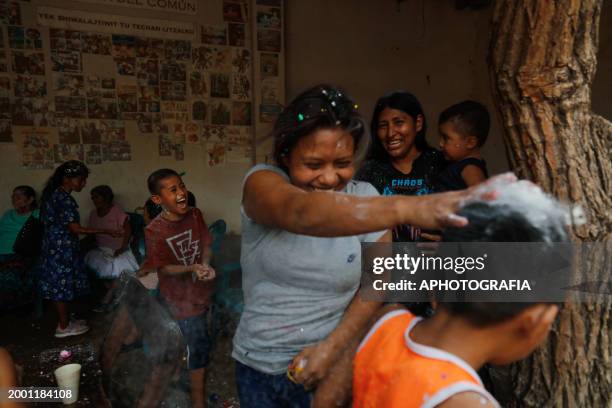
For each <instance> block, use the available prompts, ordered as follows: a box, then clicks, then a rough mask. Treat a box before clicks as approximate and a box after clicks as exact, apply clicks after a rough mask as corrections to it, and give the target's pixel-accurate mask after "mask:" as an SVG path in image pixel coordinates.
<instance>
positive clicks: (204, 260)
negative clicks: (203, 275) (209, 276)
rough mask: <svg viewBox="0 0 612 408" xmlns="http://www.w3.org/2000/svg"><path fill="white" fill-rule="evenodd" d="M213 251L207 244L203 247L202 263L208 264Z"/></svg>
mask: <svg viewBox="0 0 612 408" xmlns="http://www.w3.org/2000/svg"><path fill="white" fill-rule="evenodd" d="M212 256H213V253H212V249H211V248H210V247H209V246H207V247H204V252H203V253H202V263H205V264H210V260H211V259H212Z"/></svg>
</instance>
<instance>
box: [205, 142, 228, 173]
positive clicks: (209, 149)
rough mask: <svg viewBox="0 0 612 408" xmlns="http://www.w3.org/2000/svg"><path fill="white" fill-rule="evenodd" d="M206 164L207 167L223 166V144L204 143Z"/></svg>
mask: <svg viewBox="0 0 612 408" xmlns="http://www.w3.org/2000/svg"><path fill="white" fill-rule="evenodd" d="M206 155H207V160H206V163H207V164H208V167H220V166H225V143H223V142H208V143H206Z"/></svg>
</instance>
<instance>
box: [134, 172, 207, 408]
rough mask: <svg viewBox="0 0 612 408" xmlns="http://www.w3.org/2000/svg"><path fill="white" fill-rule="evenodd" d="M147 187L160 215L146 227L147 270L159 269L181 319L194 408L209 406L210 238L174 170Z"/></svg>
mask: <svg viewBox="0 0 612 408" xmlns="http://www.w3.org/2000/svg"><path fill="white" fill-rule="evenodd" d="M147 184H148V187H149V191H150V192H151V200H153V202H154V203H155V204H158V205H161V207H162V209H163V210H162V212H161V214H159V215H158V216H157V217H156V218H155V219H154V220H152V221H151V222H150V223H149V225H147V227H146V228H145V242H146V252H147V262H146V264H147V265H146V266H147V268H157V270H158V274H159V289H160V292H161V298H162V300H163V301H164V302H165V303H166V304H167V305H168V308H169V309H170V312H171V313H172V315H173V316H174V318H175V319H176V320H177V323H178V324H179V326H180V328H181V332H182V333H183V337H184V339H185V343H186V344H187V359H188V361H187V366H188V368H189V374H190V380H191V381H190V382H191V400H192V404H193V407H204V406H205V397H206V393H205V367H206V365H207V364H208V362H209V353H210V348H211V339H210V337H209V335H208V330H207V327H208V323H207V319H206V311H207V309H208V307H209V305H210V302H211V297H212V294H213V290H214V284H213V282H212V280H213V279H214V278H215V271H214V269H213V268H211V267H210V265H208V262H209V260H210V257H211V251H210V244H211V242H212V236H211V234H210V233H209V232H208V228H207V227H206V224H205V223H204V219H203V218H202V213H201V212H200V210H198V209H197V208H192V207H189V206H188V205H187V189H186V187H185V184H184V183H183V180H182V179H181V177H180V176H179V175H178V173H176V172H175V171H174V170H171V169H160V170H157V171H155V172H153V173H152V174H151V175H150V176H149V178H148V180H147Z"/></svg>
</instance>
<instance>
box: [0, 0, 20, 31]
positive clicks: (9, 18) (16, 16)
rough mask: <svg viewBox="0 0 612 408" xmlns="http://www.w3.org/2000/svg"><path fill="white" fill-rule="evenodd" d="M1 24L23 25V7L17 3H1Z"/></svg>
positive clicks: (8, 0) (4, 1)
mask: <svg viewBox="0 0 612 408" xmlns="http://www.w3.org/2000/svg"><path fill="white" fill-rule="evenodd" d="M0 24H9V25H21V6H20V5H19V3H18V2H16V1H10V0H3V1H0Z"/></svg>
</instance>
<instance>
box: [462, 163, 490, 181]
mask: <svg viewBox="0 0 612 408" xmlns="http://www.w3.org/2000/svg"><path fill="white" fill-rule="evenodd" d="M461 178H462V179H463V181H465V184H467V186H468V187H470V186H475V185H476V184H480V183H482V182H483V181H485V180H486V179H487V178H486V177H485V174H484V172H483V171H482V169H481V168H480V167H478V166H475V165H473V164H468V165H467V166H465V167H464V168H463V170H462V171H461Z"/></svg>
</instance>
